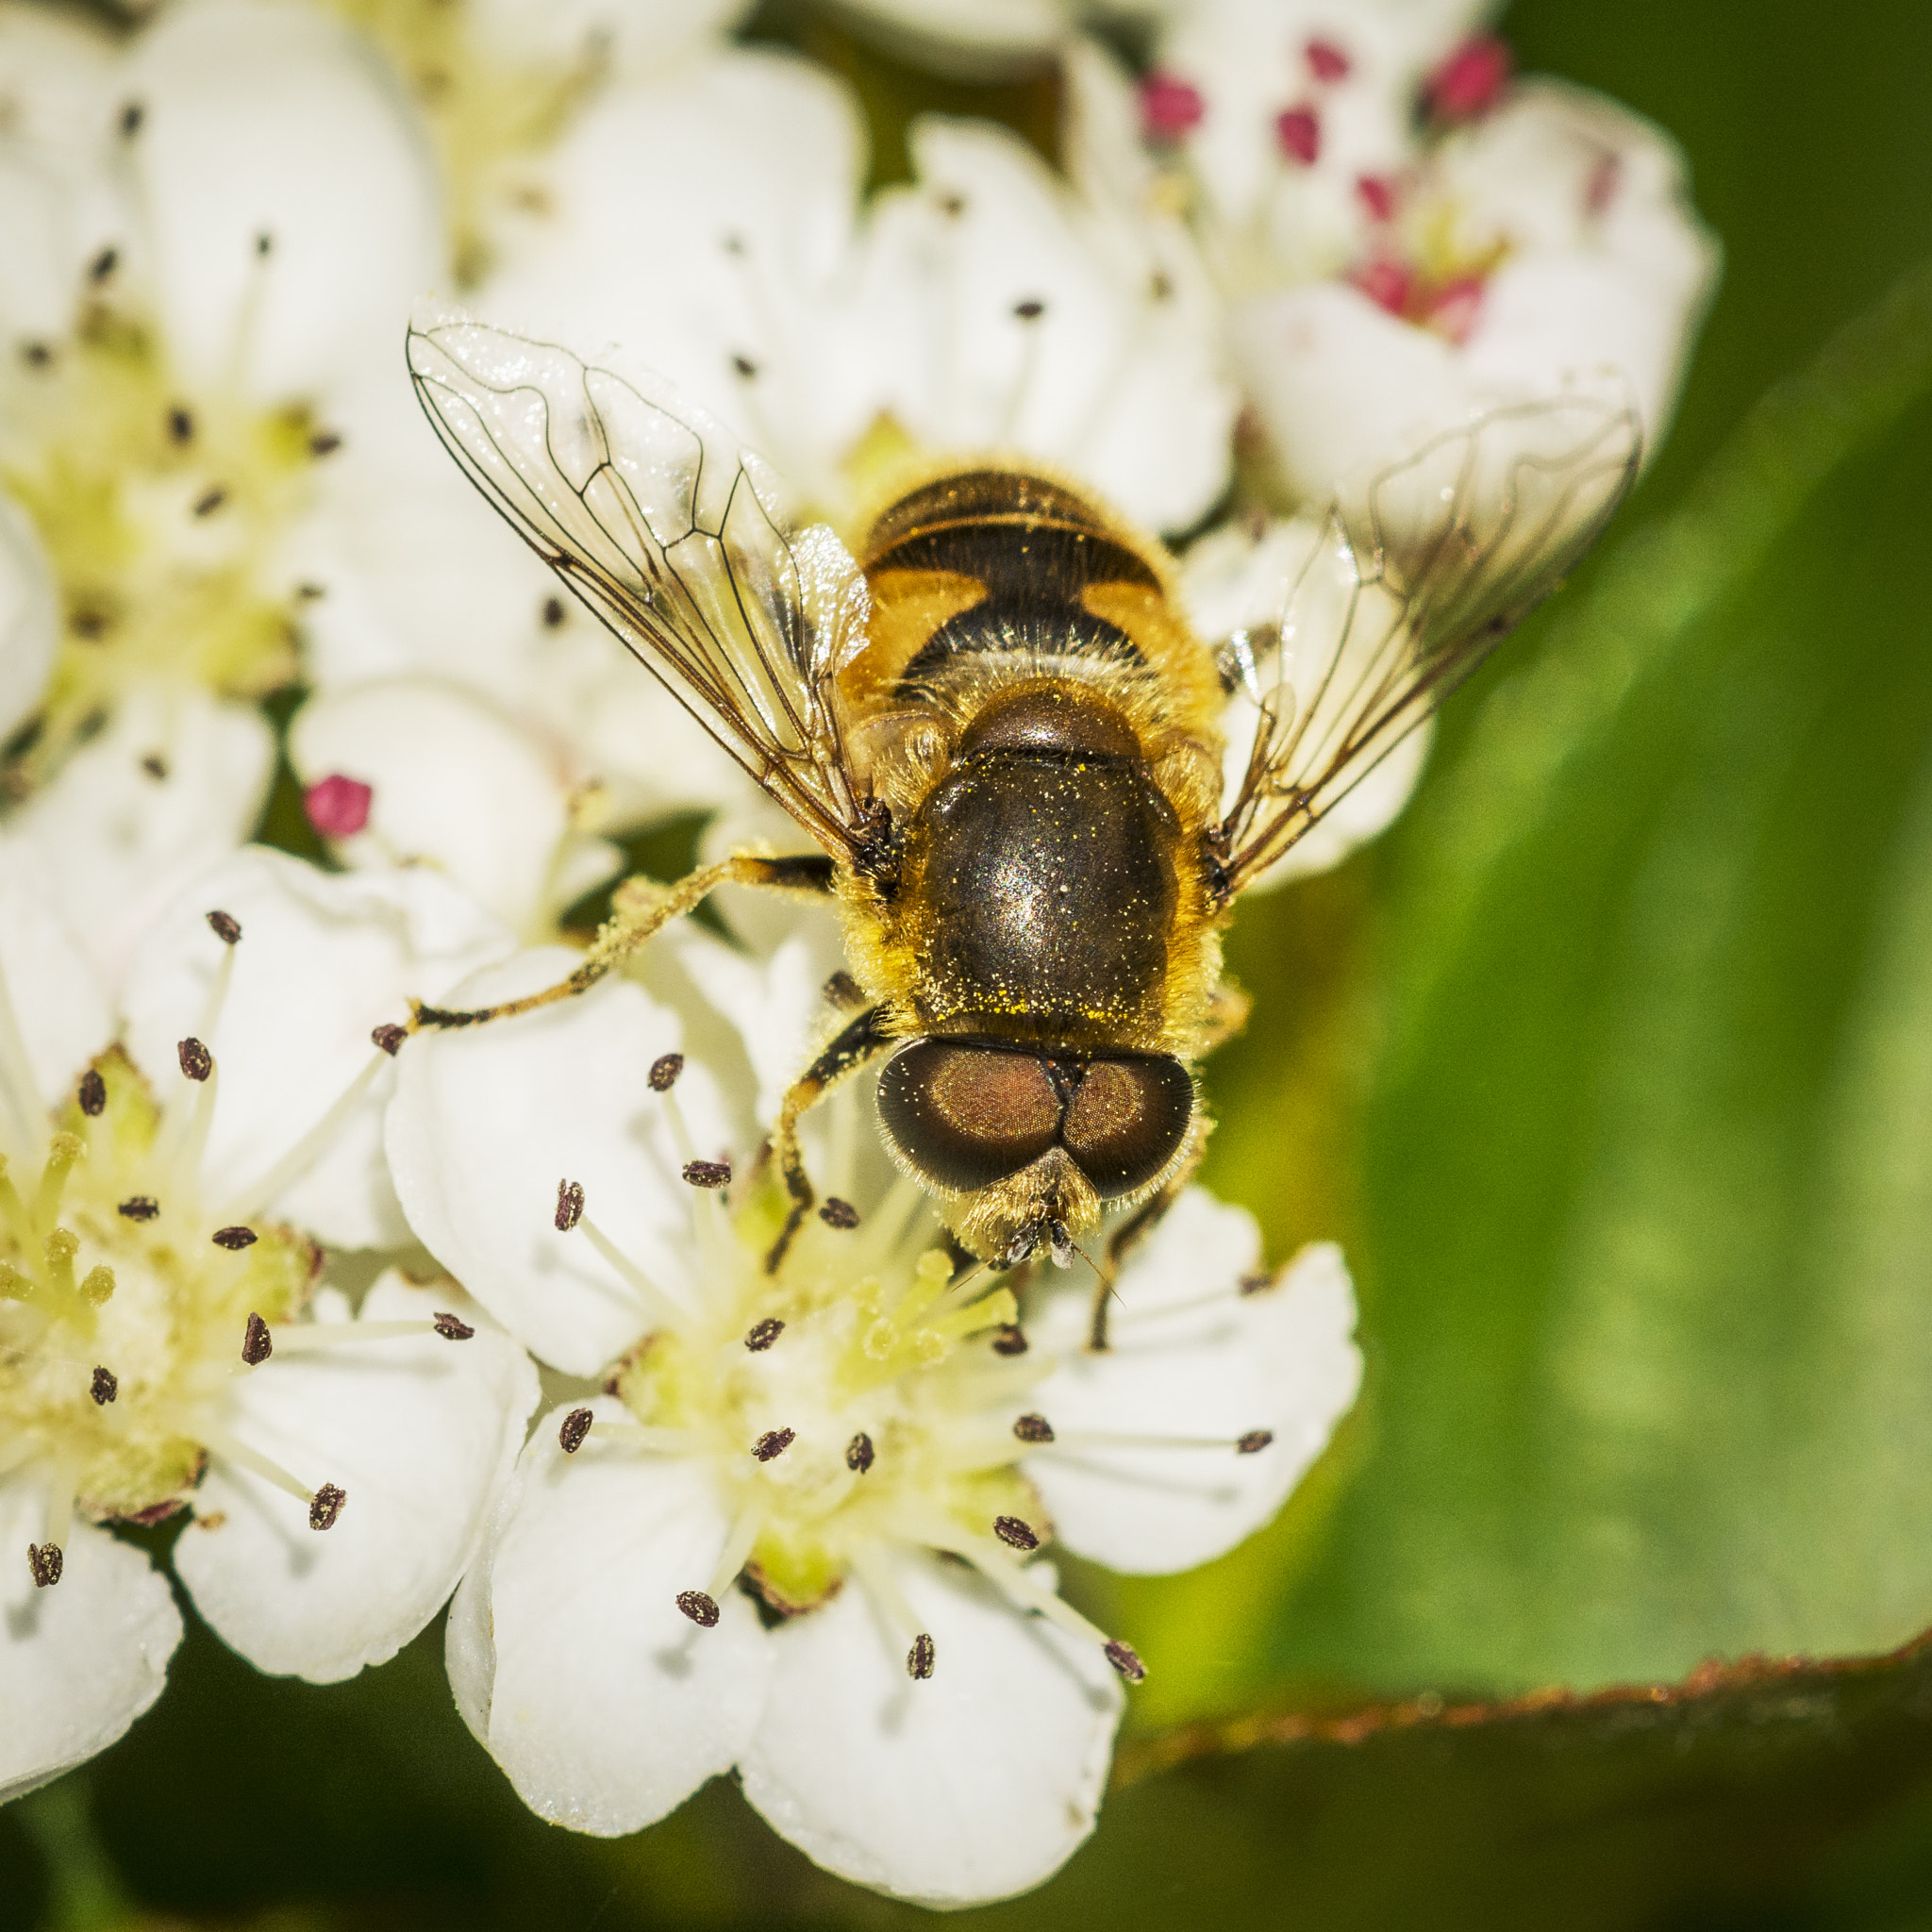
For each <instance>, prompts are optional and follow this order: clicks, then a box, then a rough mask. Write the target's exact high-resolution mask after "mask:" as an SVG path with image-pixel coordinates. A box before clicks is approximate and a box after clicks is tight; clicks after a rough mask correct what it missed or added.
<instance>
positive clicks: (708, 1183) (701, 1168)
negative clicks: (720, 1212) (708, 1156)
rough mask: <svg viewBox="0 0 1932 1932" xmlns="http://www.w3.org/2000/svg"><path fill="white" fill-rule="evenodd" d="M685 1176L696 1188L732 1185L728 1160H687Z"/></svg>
mask: <svg viewBox="0 0 1932 1932" xmlns="http://www.w3.org/2000/svg"><path fill="white" fill-rule="evenodd" d="M684 1177H685V1179H686V1180H687V1181H689V1182H690V1183H691V1186H692V1187H694V1188H724V1187H729V1186H730V1185H731V1163H730V1162H729V1161H728V1160H687V1161H686V1162H685V1163H684Z"/></svg>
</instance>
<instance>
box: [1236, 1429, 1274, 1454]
mask: <svg viewBox="0 0 1932 1932" xmlns="http://www.w3.org/2000/svg"><path fill="white" fill-rule="evenodd" d="M1272 1441H1274V1430H1273V1429H1250V1430H1249V1431H1248V1433H1247V1434H1246V1435H1245V1436H1243V1437H1242V1438H1241V1441H1239V1442H1237V1443H1236V1444H1235V1445H1234V1453H1235V1454H1236V1455H1237V1456H1258V1455H1260V1453H1261V1452H1262V1450H1264V1449H1265V1448H1267V1446H1268V1445H1269V1443H1271V1442H1272Z"/></svg>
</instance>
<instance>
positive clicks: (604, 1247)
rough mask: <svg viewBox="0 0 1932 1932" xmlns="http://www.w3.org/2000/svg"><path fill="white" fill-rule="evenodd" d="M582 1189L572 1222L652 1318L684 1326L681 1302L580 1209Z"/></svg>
mask: <svg viewBox="0 0 1932 1932" xmlns="http://www.w3.org/2000/svg"><path fill="white" fill-rule="evenodd" d="M572 1185H573V1186H575V1183H573V1184H572ZM583 1192H584V1191H583V1190H582V1189H581V1188H578V1189H577V1191H576V1195H575V1206H576V1213H577V1222H576V1224H577V1225H578V1226H579V1227H581V1228H582V1229H583V1231H584V1239H585V1240H586V1241H589V1242H590V1244H591V1246H592V1247H593V1248H595V1249H596V1251H597V1252H598V1253H599V1254H600V1255H602V1256H603V1257H604V1258H605V1260H607V1261H608V1262H609V1264H610V1265H611V1267H612V1268H614V1269H615V1270H616V1271H617V1273H618V1274H619V1275H620V1276H621V1277H622V1279H623V1281H624V1284H625V1287H626V1288H628V1289H629V1290H630V1291H631V1292H632V1293H633V1294H635V1295H636V1296H637V1298H638V1300H639V1301H641V1303H642V1304H643V1305H644V1307H645V1308H646V1309H648V1310H649V1311H650V1313H651V1315H652V1317H653V1318H654V1319H655V1320H657V1321H659V1322H663V1323H666V1324H669V1325H670V1326H672V1327H674V1328H676V1327H682V1326H684V1325H685V1324H687V1323H688V1322H689V1321H690V1319H691V1318H690V1315H689V1313H688V1312H687V1310H686V1308H685V1306H684V1304H683V1303H682V1302H681V1301H679V1300H678V1299H677V1298H676V1296H675V1295H673V1294H670V1293H668V1292H667V1291H665V1290H663V1289H661V1288H659V1287H658V1285H657V1283H656V1282H654V1281H653V1280H652V1279H651V1278H650V1276H649V1275H648V1274H645V1273H644V1271H643V1270H642V1269H641V1268H640V1267H639V1266H638V1265H637V1263H636V1262H635V1261H633V1260H632V1259H631V1258H630V1257H629V1256H628V1255H626V1254H625V1253H624V1252H623V1250H622V1249H620V1248H619V1247H618V1245H617V1243H616V1242H615V1241H612V1240H611V1239H610V1237H609V1236H608V1234H606V1233H605V1232H604V1230H603V1229H602V1228H601V1227H599V1226H598V1225H597V1224H596V1223H595V1222H594V1221H592V1220H591V1218H590V1217H589V1216H588V1215H586V1214H585V1213H584V1211H583ZM562 1212H563V1208H562V1205H561V1203H559V1205H558V1215H559V1216H560V1215H561V1214H562Z"/></svg>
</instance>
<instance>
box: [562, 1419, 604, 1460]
mask: <svg viewBox="0 0 1932 1932" xmlns="http://www.w3.org/2000/svg"><path fill="white" fill-rule="evenodd" d="M595 1421H596V1417H595V1416H594V1415H593V1414H592V1413H591V1410H589V1409H588V1408H574V1409H572V1410H571V1412H570V1413H569V1414H568V1415H567V1416H565V1417H564V1419H563V1425H562V1427H560V1428H559V1429H558V1432H557V1440H558V1444H559V1446H560V1447H561V1448H562V1450H563V1453H564V1454H565V1455H566V1456H575V1454H576V1453H577V1451H578V1450H579V1449H581V1448H582V1447H583V1446H584V1438H585V1437H586V1436H588V1435H589V1434H590V1433H591V1424H592V1423H593V1422H595Z"/></svg>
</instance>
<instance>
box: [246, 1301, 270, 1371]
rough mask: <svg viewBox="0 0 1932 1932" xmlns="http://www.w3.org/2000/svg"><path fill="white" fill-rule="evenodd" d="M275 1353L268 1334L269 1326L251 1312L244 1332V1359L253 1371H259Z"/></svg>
mask: <svg viewBox="0 0 1932 1932" xmlns="http://www.w3.org/2000/svg"><path fill="white" fill-rule="evenodd" d="M273 1354H275V1341H274V1340H273V1338H272V1337H271V1336H270V1334H269V1332H268V1324H267V1323H266V1322H264V1321H263V1320H262V1319H261V1317H260V1316H259V1315H258V1314H254V1313H252V1312H251V1313H250V1315H249V1317H248V1322H247V1325H246V1326H245V1327H243V1329H242V1360H243V1361H244V1362H246V1363H247V1364H248V1366H249V1367H250V1368H251V1369H258V1368H259V1367H260V1366H261V1365H262V1363H263V1362H265V1361H267V1359H268V1358H269V1357H270V1356H272V1355H273Z"/></svg>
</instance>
